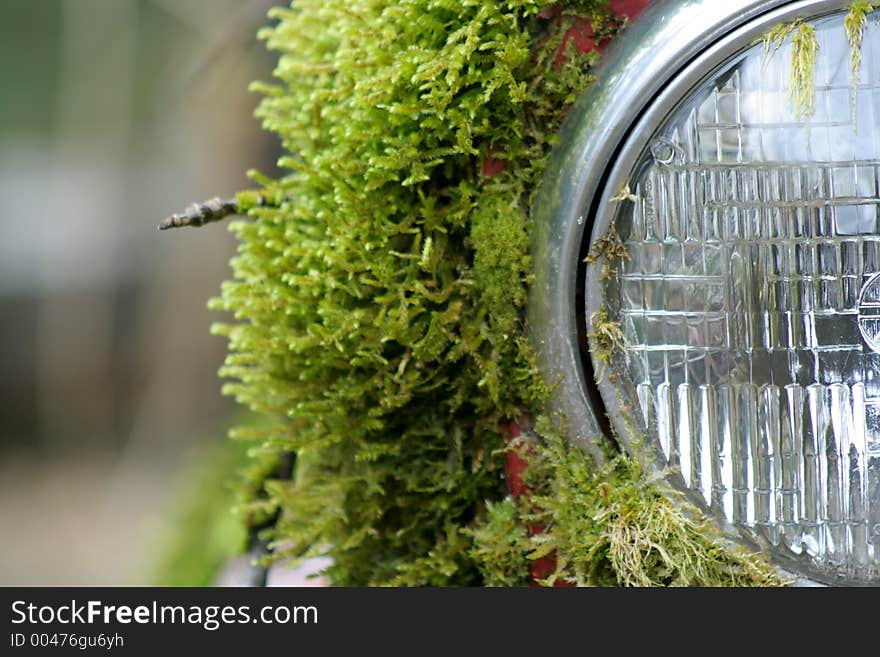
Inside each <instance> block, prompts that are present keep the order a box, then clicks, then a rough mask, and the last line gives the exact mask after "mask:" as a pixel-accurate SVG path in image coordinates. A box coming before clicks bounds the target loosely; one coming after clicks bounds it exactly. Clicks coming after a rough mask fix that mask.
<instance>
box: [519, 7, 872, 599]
mask: <svg viewBox="0 0 880 657" xmlns="http://www.w3.org/2000/svg"><path fill="white" fill-rule="evenodd" d="M848 4H849V3H846V2H828V1H816V0H814V1H801V2H779V1H776V2H769V1H764V2H755V1H743V2H731V3H719V2H717V1H714V2H713V1H711V0H702V1H698V0H690V1H683V2H658V3H656V4H655V6H654V7H653V10H649V12H648V14H646V15H645V16H643V17H642V19H641V20H639V21H638V22H637V24H636V25H635V26H634V27H633V28H632V29H631V30H630V31H629V32H628V33H627V34H626V35H625V36H624V37H623V38H622V40H621V42H620V43H619V44H618V46H617V49H616V50H615V52H614V53H613V54H612V55H611V57H610V60H609V62H608V63H607V65H606V67H605V68H604V73H603V77H601V78H600V79H599V80H598V84H597V85H596V87H595V88H594V90H593V91H591V92H590V95H589V96H588V97H586V98H584V99H582V101H583V102H582V103H581V104H580V105H579V106H578V108H577V109H576V110H575V111H574V112H572V115H571V116H570V118H569V121H568V123H567V126H566V129H565V130H564V132H563V134H562V140H563V146H562V147H561V148H560V153H559V154H558V155H557V157H556V160H555V163H554V165H553V166H551V168H550V170H549V171H548V174H547V177H546V179H545V182H544V185H543V187H542V190H541V194H540V195H539V198H538V201H537V203H536V233H537V243H536V253H535V256H536V258H535V260H536V274H537V281H536V285H535V288H534V292H533V298H532V305H531V321H532V327H533V335H534V337H535V342H536V346H537V348H538V352H539V356H540V359H541V363H542V365H543V366H544V368H545V375H546V376H547V377H548V378H549V379H550V380H551V381H554V382H557V381H558V388H557V396H556V408H557V410H558V411H559V412H560V414H562V415H564V417H565V422H566V427H567V429H568V431H569V433H570V435H571V437H572V439H573V440H574V441H580V442H582V443H583V444H584V445H585V446H586V447H587V448H589V449H593V448H592V444H591V442H590V436H592V435H595V434H596V433H597V432H598V431H601V430H602V419H603V416H604V415H605V413H606V412H607V415H608V417H609V418H610V420H611V423H612V425H613V427H614V429H615V430H616V431H615V433H616V435H618V436H619V437H620V439H621V441H622V442H623V443H624V445H625V447H626V448H627V449H629V450H631V451H633V452H634V453H635V452H637V453H638V454H639V455H640V456H641V455H644V454H645V453H647V455H648V456H647V459H648V460H649V461H651V462H652V463H653V465H654V466H655V467H656V468H657V469H658V470H666V471H668V477H669V479H670V481H671V482H672V483H673V484H674V485H675V486H676V487H677V488H679V489H680V490H681V491H682V492H683V493H685V494H686V495H687V497H688V498H689V499H690V501H691V502H693V503H695V504H697V505H698V506H700V507H701V508H702V509H703V510H704V511H705V512H706V514H707V515H709V516H710V517H712V518H713V519H714V520H715V521H717V523H718V524H719V526H720V527H722V528H723V529H724V530H725V531H727V533H728V534H729V535H730V536H732V537H736V539H737V540H740V541H742V542H744V543H747V544H748V545H749V546H750V547H751V548H753V549H762V550H764V551H766V552H767V553H768V554H769V555H770V556H771V557H772V558H773V559H775V560H776V561H777V563H779V564H780V566H783V567H785V568H787V569H789V570H792V571H794V572H798V573H800V574H802V575H806V576H808V577H811V578H813V579H815V580H819V581H823V582H829V583H848V584H878V583H880V224H878V217H880V215H878V204H880V193H878V184H880V27H878V26H877V24H876V16H872V17H871V19H870V20H868V21H866V22H865V23H864V24H861V23H860V24H859V25H861V26H862V27H863V30H862V41H861V44H860V45H859V44H858V43H857V42H856V41H855V36H857V34H856V30H854V29H853V25H852V24H851V23H852V19H850V20H849V21H846V25H845V17H846V16H847V11H848V6H847V5H848ZM721 5H724V6H721ZM767 35H770V37H771V38H770V39H769V40H768V44H769V48H766V47H765V45H764V43H762V39H763V38H764V37H766V36H767ZM774 36H775V37H778V38H776V39H773V38H772V37H774ZM854 54H856V55H859V54H860V58H859V57H855V58H854ZM618 236H619V238H620V243H618V242H617V238H618ZM585 260H586V261H587V262H586V264H585V262H584V261H585ZM594 381H595V382H597V384H596V386H594ZM596 390H598V393H599V394H598V395H597V394H595V391H596ZM642 443H643V444H642ZM593 451H594V453H596V450H595V449H593Z"/></svg>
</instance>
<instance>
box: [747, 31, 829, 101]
mask: <svg viewBox="0 0 880 657" xmlns="http://www.w3.org/2000/svg"><path fill="white" fill-rule="evenodd" d="M786 40H790V41H791V71H790V73H789V81H788V96H789V100H790V102H791V106H792V109H793V111H794V115H795V117H796V118H802V119H808V118H810V117H811V116H812V115H813V111H814V107H813V103H814V100H815V96H816V80H815V78H816V54H817V52H818V50H819V41H818V39H817V38H816V29H815V28H814V27H813V26H812V25H811V24H809V23H804V22H801V21H799V20H797V21H794V22H792V23H785V24H781V25H776V26H774V27H773V28H772V29H771V30H769V31H768V32H767V33H766V34H765V35H764V36H763V38H761V39H760V42H761V43H763V44H764V56H765V57H768V56H770V55H772V54H773V53H775V52H776V51H777V50H779V49H780V48H781V47H782V45H783V44H784V43H785V41H786Z"/></svg>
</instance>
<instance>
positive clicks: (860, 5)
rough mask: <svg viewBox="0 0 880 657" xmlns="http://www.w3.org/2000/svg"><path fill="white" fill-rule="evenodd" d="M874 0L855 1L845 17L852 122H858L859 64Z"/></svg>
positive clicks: (844, 26)
mask: <svg viewBox="0 0 880 657" xmlns="http://www.w3.org/2000/svg"><path fill="white" fill-rule="evenodd" d="M874 9H875V5H874V3H872V2H853V3H852V4H851V5H850V6H849V11H848V12H847V14H846V16H845V17H844V19H843V29H844V30H846V40H847V41H848V42H849V69H850V98H851V105H852V122H853V125H855V123H856V88H857V87H858V86H859V66H860V65H861V63H862V35H863V33H864V30H865V27H866V26H867V25H868V14H870V13H871V12H872V11H874Z"/></svg>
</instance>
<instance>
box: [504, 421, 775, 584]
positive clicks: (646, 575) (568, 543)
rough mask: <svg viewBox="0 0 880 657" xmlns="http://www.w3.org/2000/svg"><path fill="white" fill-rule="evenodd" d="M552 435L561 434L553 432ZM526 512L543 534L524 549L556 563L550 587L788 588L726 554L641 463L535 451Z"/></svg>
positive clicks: (561, 449)
mask: <svg viewBox="0 0 880 657" xmlns="http://www.w3.org/2000/svg"><path fill="white" fill-rule="evenodd" d="M541 433H542V435H551V436H552V434H553V429H552V427H549V426H544V427H543V428H542V430H541ZM525 458H527V459H528V461H529V463H530V466H529V469H528V471H527V473H526V481H527V482H528V485H529V486H530V487H531V488H532V490H533V496H532V498H531V500H530V501H529V502H521V503H520V504H521V505H523V506H525V505H527V508H525V509H523V510H522V514H523V516H524V517H525V519H526V522H529V523H532V524H534V525H539V526H541V527H542V529H543V531H542V532H541V533H537V534H535V535H534V536H531V537H529V538H527V539H524V540H523V542H522V546H523V550H524V551H525V552H526V554H527V556H528V558H529V559H539V558H542V557H545V556H548V555H552V556H554V557H555V560H556V563H555V568H554V570H553V572H552V573H551V574H550V575H549V576H548V577H547V578H546V580H545V581H544V584H547V585H552V584H554V583H556V582H559V581H564V582H568V583H572V584H577V585H579V586H782V585H785V584H787V583H788V582H787V581H786V580H784V579H783V578H782V577H781V576H779V575H778V573H777V572H776V570H775V569H774V568H772V567H771V566H770V565H768V564H767V563H766V562H765V561H764V560H763V559H761V558H759V557H756V556H755V555H752V554H750V553H747V552H746V551H744V550H740V549H738V548H730V547H725V546H723V544H722V541H721V539H720V537H719V535H718V533H717V531H716V530H715V529H714V528H713V527H712V526H711V525H710V524H709V523H708V522H706V521H705V520H703V519H702V518H701V517H700V516H699V514H698V513H697V512H696V510H695V509H693V508H690V507H688V506H687V504H685V503H684V502H683V501H681V500H677V501H676V498H675V493H673V492H672V491H670V490H664V488H663V486H664V485H663V483H662V481H660V480H657V479H652V478H650V477H648V476H647V475H646V473H645V472H644V471H643V470H642V469H641V467H640V466H639V465H638V464H637V462H636V461H635V460H633V459H630V458H628V457H626V456H623V455H621V456H618V457H617V458H615V459H614V460H612V461H611V462H609V463H608V464H607V465H605V466H603V467H601V468H596V467H594V466H593V465H592V464H591V463H590V462H589V460H588V459H586V458H585V457H584V455H583V454H582V453H581V452H580V451H579V450H577V449H576V448H572V447H570V446H568V445H567V444H566V443H565V442H564V441H563V440H561V439H559V438H550V439H548V440H547V442H546V443H543V444H541V445H530V446H529V448H528V450H527V453H526V454H525Z"/></svg>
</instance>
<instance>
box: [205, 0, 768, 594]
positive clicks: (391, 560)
mask: <svg viewBox="0 0 880 657" xmlns="http://www.w3.org/2000/svg"><path fill="white" fill-rule="evenodd" d="M271 15H272V17H273V18H274V19H275V20H276V21H277V24H276V25H275V26H274V27H271V28H267V29H265V30H264V31H263V32H262V36H263V38H264V39H266V41H267V42H268V44H269V46H270V47H271V48H272V49H274V50H276V51H277V52H279V53H280V59H279V63H278V67H277V69H276V76H277V82H276V83H275V84H260V85H255V89H257V90H259V91H260V92H262V93H263V94H264V99H263V101H262V103H261V105H260V108H259V110H258V115H259V116H260V117H261V118H262V120H263V123H264V125H265V127H266V128H267V129H268V130H271V131H272V132H274V133H276V134H277V135H278V136H279V137H280V138H281V141H282V144H283V147H284V149H285V150H286V152H287V153H288V155H287V156H286V157H284V158H282V160H281V165H282V166H283V167H286V169H287V173H286V174H285V175H282V176H281V177H279V178H277V179H269V178H265V177H262V176H259V175H256V174H255V176H254V177H255V179H256V180H257V182H258V183H259V184H260V185H261V187H262V189H260V190H258V191H256V192H248V193H244V194H242V195H240V196H239V199H238V201H239V205H240V207H242V208H245V207H249V208H250V210H249V215H250V217H251V219H250V220H248V221H238V222H234V223H233V224H231V229H232V230H233V231H234V232H235V233H236V235H237V236H238V238H239V251H238V255H237V257H236V258H234V260H233V263H232V265H233V270H234V280H232V281H229V282H227V283H226V284H224V286H223V289H222V296H221V297H220V298H219V299H217V300H215V301H214V302H213V306H214V307H215V308H218V309H222V310H225V311H229V312H231V313H233V315H234V319H235V321H231V322H228V323H225V324H220V325H218V326H217V328H216V331H217V332H218V333H220V334H223V335H225V336H227V338H228V340H229V349H230V353H229V356H228V358H227V360H226V364H225V366H224V368H223V370H222V373H223V375H224V376H226V377H228V378H229V379H231V381H230V382H229V383H228V384H227V385H226V386H225V387H224V390H225V392H226V393H227V394H230V395H234V396H235V397H236V399H238V400H239V401H240V402H241V403H242V404H245V405H247V406H248V407H250V408H251V409H253V410H255V411H257V412H259V413H261V414H263V415H265V416H267V417H269V418H271V421H270V423H269V424H268V425H267V426H251V425H247V426H242V427H240V428H238V429H237V430H235V432H234V435H235V436H237V437H238V438H241V439H245V440H249V441H251V444H253V445H255V446H256V449H255V450H254V451H256V452H257V453H258V455H260V459H258V461H257V463H256V464H255V465H254V466H253V467H252V468H251V469H250V476H249V479H248V484H247V491H248V494H249V497H250V499H251V500H252V502H251V503H250V505H249V506H248V507H247V509H248V511H249V512H250V514H251V516H252V517H253V518H257V519H259V518H265V517H267V516H271V515H273V514H275V513H279V519H278V522H277V524H276V525H275V527H274V528H273V529H271V530H270V532H271V536H270V538H271V539H272V541H273V543H272V544H273V547H274V556H275V558H286V557H303V556H309V555H315V554H328V555H329V556H330V557H332V564H333V565H332V566H331V567H330V569H329V572H328V574H329V576H330V577H331V578H332V580H333V581H334V583H336V584H343V585H363V584H370V585H382V584H392V585H452V584H455V585H469V584H486V583H488V584H505V585H509V584H521V583H524V582H525V578H526V577H527V572H526V569H525V568H524V566H525V565H526V564H527V563H528V560H529V559H530V558H533V557H534V556H535V554H536V553H537V552H540V551H541V550H543V549H544V548H543V547H538V543H535V541H538V542H539V543H541V542H542V541H544V542H549V544H552V545H553V546H554V549H556V550H558V551H559V555H560V564H563V566H561V568H562V569H561V570H560V571H559V573H560V574H559V575H558V576H560V577H561V576H563V573H565V576H568V573H569V570H568V566H567V564H578V563H580V557H579V556H578V555H579V554H580V553H581V552H582V551H584V550H587V551H589V550H592V549H594V543H595V541H596V540H604V539H602V538H601V535H594V534H593V533H589V532H587V533H585V534H583V535H580V536H577V532H578V531H579V525H578V522H579V521H577V522H575V523H574V524H567V522H568V519H569V518H574V516H573V515H572V512H568V511H566V510H565V508H564V505H563V504H561V503H559V504H556V503H552V502H551V499H550V498H551V497H553V495H554V494H555V493H557V492H559V493H562V492H564V491H570V490H571V491H573V490H575V489H576V488H578V487H581V486H583V487H584V488H583V491H582V495H583V496H586V497H590V496H592V495H594V494H595V492H596V491H598V490H600V488H601V487H600V486H599V479H598V478H597V477H599V476H600V475H596V474H594V475H591V477H593V478H591V479H584V478H585V477H587V473H588V471H589V466H588V465H587V461H586V460H585V457H584V456H583V455H582V454H580V453H577V456H575V455H574V454H570V455H569V456H567V457H566V458H567V459H568V460H567V461H564V462H561V463H560V468H559V470H558V472H557V471H555V470H554V467H555V465H554V466H553V467H551V466H550V465H549V464H550V463H551V460H548V461H547V464H548V467H547V468H540V467H536V468H534V472H535V473H536V474H535V477H537V478H539V479H540V478H543V482H544V483H543V484H541V483H540V482H538V481H537V480H536V483H535V484H534V485H535V490H536V491H542V494H541V497H540V502H539V506H538V507H537V508H536V509H534V510H533V509H530V508H526V507H525V506H524V505H527V503H526V502H514V501H512V500H509V499H506V488H505V483H504V478H503V465H504V452H505V449H506V447H505V442H504V440H503V437H502V436H503V432H502V427H503V426H504V425H505V424H506V423H508V422H510V421H512V420H517V419H518V418H520V417H521V416H522V415H525V414H537V413H538V412H539V411H540V409H541V407H542V403H543V400H544V396H545V393H546V389H547V387H546V384H545V383H544V382H542V381H541V379H540V377H539V376H538V375H537V373H536V371H535V368H534V366H533V354H532V352H531V350H530V349H529V347H528V341H527V339H526V333H525V326H524V305H525V302H526V290H527V286H528V283H529V278H530V270H531V265H530V262H529V256H528V243H529V240H528V233H529V219H528V217H529V215H528V209H529V207H530V203H531V198H532V194H533V192H534V190H535V188H536V186H537V183H538V181H539V180H540V177H541V174H542V172H543V170H544V163H545V159H546V156H547V154H548V152H549V150H550V148H551V147H552V145H553V143H554V140H555V139H556V134H557V129H558V126H559V123H560V121H561V120H562V118H563V116H564V114H565V112H566V110H567V108H568V107H569V106H570V104H571V103H572V102H573V101H574V99H575V98H576V97H577V96H578V95H579V93H580V92H581V91H582V90H583V89H584V88H585V87H586V85H587V84H588V83H589V82H590V69H591V66H592V65H593V63H594V61H595V59H596V55H595V53H590V54H583V53H578V52H576V51H575V48H574V47H573V44H572V39H571V38H570V35H571V32H570V31H571V30H572V29H576V28H577V25H578V20H579V19H580V18H583V17H586V18H588V19H589V21H590V23H591V25H592V26H593V28H594V31H595V32H594V35H593V37H594V38H596V39H602V38H605V37H606V36H610V35H611V34H613V33H614V32H615V30H616V29H618V27H619V24H620V23H619V21H618V20H616V19H614V18H613V17H612V16H611V15H610V14H609V12H608V11H607V9H606V8H605V2H603V1H601V0H576V1H569V2H564V3H562V4H561V6H560V4H559V3H555V2H550V1H548V0H508V1H506V2H501V1H495V0H492V1H486V0H462V1H459V2H447V1H445V0H406V1H405V2H398V1H394V2H392V1H391V0H345V1H343V0H297V2H296V3H295V4H294V5H293V6H292V8H291V9H277V10H274V11H273V12H272V14H271ZM490 156H491V157H492V158H494V159H496V160H501V161H503V164H504V167H503V170H502V171H501V172H500V173H497V174H496V175H493V176H491V177H487V176H485V175H484V173H483V171H484V167H483V165H484V163H485V162H486V160H487V158H489V157H490ZM255 195H256V196H255ZM259 199H274V201H273V202H272V203H261V202H258V201H259ZM618 239H619V238H618ZM599 325H600V328H601V327H603V326H604V327H605V331H604V333H603V335H604V336H605V337H604V338H602V339H605V338H608V339H609V340H610V344H612V345H613V344H615V343H616V342H617V341H619V337H615V335H614V334H613V333H612V332H611V331H610V328H609V325H608V323H607V322H606V323H604V324H603V323H602V322H600V323H599ZM618 331H619V329H618ZM556 449H560V450H561V449H562V448H561V447H558V448H556ZM291 451H292V452H296V454H297V467H296V473H295V476H294V477H293V478H292V479H290V480H279V479H269V478H268V477H271V474H270V473H271V472H273V467H272V464H273V462H274V461H275V460H277V459H278V456H279V454H281V453H283V452H291ZM553 453H557V452H553ZM558 453H559V454H562V452H561V451H560V452H558ZM578 459H580V462H581V463H582V466H581V469H577V468H575V467H574V465H573V464H574V461H576V460H578ZM569 462H570V467H569V466H566V465H565V463H569ZM568 477H573V479H571V480H570V481H568V483H565V484H564V487H563V483H562V482H563V479H565V478H568ZM620 480H621V481H623V479H622V478H620ZM554 486H555V487H558V489H557V488H554ZM646 486H647V484H646ZM562 499H563V498H562V497H560V500H562ZM639 499H640V500H642V501H645V502H650V503H654V502H659V501H660V500H662V499H664V498H662V496H660V495H659V494H656V493H654V494H653V495H652V494H649V493H648V492H645V493H644V495H643V497H642V498H639ZM659 503H662V504H665V503H664V502H659ZM664 508H666V507H664ZM669 508H671V507H669ZM533 512H534V513H537V514H538V515H539V517H540V519H541V522H546V523H547V524H548V526H549V527H551V531H550V533H549V534H548V535H547V537H546V539H545V538H539V537H538V536H532V534H533V533H534V532H531V531H529V527H532V526H533V525H531V524H530V523H531V522H532V521H531V520H530V518H531V514H532V513H533ZM670 513H671V512H670ZM615 517H616V516H615ZM626 517H628V518H629V517H632V518H634V520H633V522H637V521H638V519H639V518H640V516H626ZM644 519H646V520H648V521H651V517H648V516H646V517H645V518H644ZM666 521H669V522H671V519H667V518H665V517H664V522H666ZM682 522H684V521H682ZM256 524H259V523H258V522H257V523H256ZM688 526H689V527H690V525H688ZM563 527H568V529H564V530H563V529H562V528H563ZM694 527H695V529H694V531H697V529H696V528H697V525H694ZM651 532H654V533H652V534H651V536H653V537H656V539H657V540H658V541H660V545H661V547H660V548H658V549H659V550H661V552H662V551H663V550H666V548H665V546H664V545H663V541H664V540H665V539H666V537H667V536H669V537H670V539H671V540H676V541H677V540H678V538H676V536H675V535H674V534H673V533H672V532H668V533H666V534H661V533H656V532H655V530H654V529H651ZM562 536H567V537H568V538H567V539H566V540H563V539H562V538H561V537H562ZM689 536H690V534H689ZM695 541H696V539H695ZM541 544H542V545H543V543H541ZM695 544H696V545H699V546H700V547H701V548H702V549H704V553H702V554H700V555H697V554H696V552H694V556H693V558H695V559H705V560H706V561H707V563H709V564H711V563H714V561H715V560H716V559H717V560H721V559H726V558H727V557H726V556H719V555H724V554H726V553H724V552H723V551H720V548H717V547H716V546H715V545H714V544H713V543H712V542H711V541H710V540H709V539H705V541H703V542H699V541H696V542H695ZM604 545H605V543H602V545H600V546H599V547H595V549H596V550H597V552H596V553H595V554H604V552H605V551H606V550H605V548H604V547H603V546H604ZM639 549H641V548H639ZM523 550H525V551H523ZM608 553H609V554H612V552H610V551H609V552H608ZM646 553H647V554H650V551H647V552H646ZM681 553H682V552H681V550H679V549H678V548H673V549H672V551H671V554H672V555H674V558H677V557H678V556H679V555H680V554H681ZM613 554H616V553H613ZM688 558H689V559H690V558H691V554H690V553H688ZM618 562H619V563H620V564H621V565H622V566H626V568H631V566H628V565H626V563H625V562H626V560H625V559H617V560H616V561H615V559H614V558H611V560H610V561H608V563H609V564H611V565H610V566H609V568H610V569H611V570H609V571H608V572H609V573H611V572H612V571H613V569H614V567H615V565H614V564H617V563H618ZM656 563H659V564H660V567H661V572H658V573H657V574H656V575H655V576H654V577H653V579H652V581H660V580H661V579H667V580H668V581H669V582H678V581H684V579H686V578H684V576H680V577H679V576H673V575H668V574H667V571H669V570H670V568H671V567H670V566H668V565H665V564H663V563H661V562H656ZM707 567H710V566H707ZM574 568H575V569H574V570H573V571H571V572H574V573H578V572H580V571H579V570H578V568H579V566H574ZM654 568H655V561H653V560H649V561H646V563H645V570H646V571H649V572H653V570H654ZM692 570H693V568H692V567H691V566H690V565H689V564H687V572H688V573H689V572H691V571H692ZM683 578H684V579H683ZM631 580H632V581H634V580H633V578H632V577H631V576H629V575H626V574H622V575H621V577H620V578H617V576H616V575H615V576H612V575H609V578H608V580H607V581H620V582H622V583H629V582H630V581H631ZM579 581H581V580H579ZM583 581H587V580H586V579H584V580H583ZM602 581H606V580H604V579H603V580H602ZM694 581H696V580H694ZM741 581H743V582H745V581H746V579H745V578H743V579H742V580H741ZM764 582H765V580H763V579H761V580H758V579H756V580H753V581H752V582H751V583H764Z"/></svg>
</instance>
